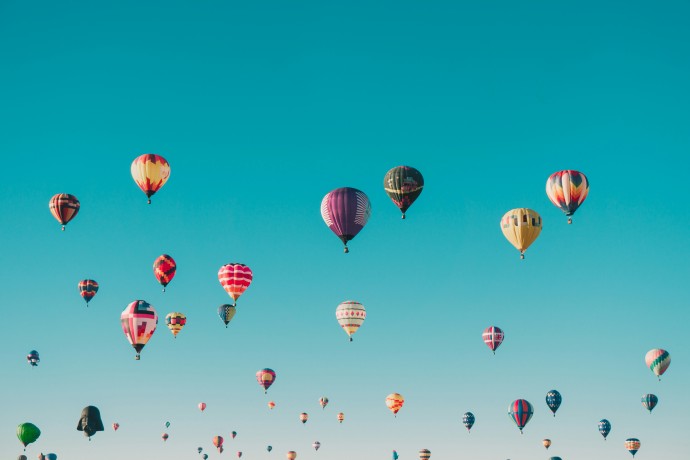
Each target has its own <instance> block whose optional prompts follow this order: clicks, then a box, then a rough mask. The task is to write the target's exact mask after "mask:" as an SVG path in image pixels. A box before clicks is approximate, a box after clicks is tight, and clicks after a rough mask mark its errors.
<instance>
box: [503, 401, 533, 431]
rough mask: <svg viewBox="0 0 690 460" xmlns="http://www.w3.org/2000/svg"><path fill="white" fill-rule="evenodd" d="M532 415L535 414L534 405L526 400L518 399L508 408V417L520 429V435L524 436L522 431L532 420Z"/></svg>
mask: <svg viewBox="0 0 690 460" xmlns="http://www.w3.org/2000/svg"><path fill="white" fill-rule="evenodd" d="M532 414H534V409H533V408H532V405H531V404H530V403H529V402H528V401H527V400H525V399H516V400H515V401H513V402H512V403H510V406H508V415H509V416H510V418H511V420H512V421H513V422H515V424H516V425H517V427H518V428H519V429H520V434H522V429H523V428H524V427H525V425H527V422H529V420H530V419H531V418H532Z"/></svg>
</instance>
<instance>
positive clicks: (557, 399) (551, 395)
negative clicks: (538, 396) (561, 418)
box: [546, 390, 563, 417]
mask: <svg viewBox="0 0 690 460" xmlns="http://www.w3.org/2000/svg"><path fill="white" fill-rule="evenodd" d="M562 400H563V398H561V394H560V393H559V392H558V391H556V390H551V391H549V392H548V393H546V405H547V406H549V409H551V412H553V416H554V417H555V416H556V411H557V410H558V408H559V407H560V406H561V401H562Z"/></svg>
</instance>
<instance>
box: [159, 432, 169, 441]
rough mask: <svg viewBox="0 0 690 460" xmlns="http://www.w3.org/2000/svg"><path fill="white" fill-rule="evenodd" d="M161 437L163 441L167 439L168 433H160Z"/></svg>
mask: <svg viewBox="0 0 690 460" xmlns="http://www.w3.org/2000/svg"><path fill="white" fill-rule="evenodd" d="M161 439H163V442H165V441H167V440H168V433H163V434H162V435H161Z"/></svg>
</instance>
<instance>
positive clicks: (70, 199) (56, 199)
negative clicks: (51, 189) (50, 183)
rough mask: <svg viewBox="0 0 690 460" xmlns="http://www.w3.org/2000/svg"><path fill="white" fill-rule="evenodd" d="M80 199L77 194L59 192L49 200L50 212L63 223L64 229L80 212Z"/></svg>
mask: <svg viewBox="0 0 690 460" xmlns="http://www.w3.org/2000/svg"><path fill="white" fill-rule="evenodd" d="M80 206H81V205H80V204H79V200H78V199H77V197H76V196H74V195H70V194H69V193H58V194H57V195H53V197H52V198H51V199H50V201H49V202H48V209H50V213H51V214H52V215H53V217H55V219H57V221H58V222H60V224H61V225H62V230H63V231H64V230H65V225H67V223H68V222H69V221H71V220H72V219H74V217H75V216H76V215H77V213H78V212H79V207H80Z"/></svg>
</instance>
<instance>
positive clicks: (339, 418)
mask: <svg viewBox="0 0 690 460" xmlns="http://www.w3.org/2000/svg"><path fill="white" fill-rule="evenodd" d="M343 420H345V414H343V413H342V412H339V413H338V422H340V423H343Z"/></svg>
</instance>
